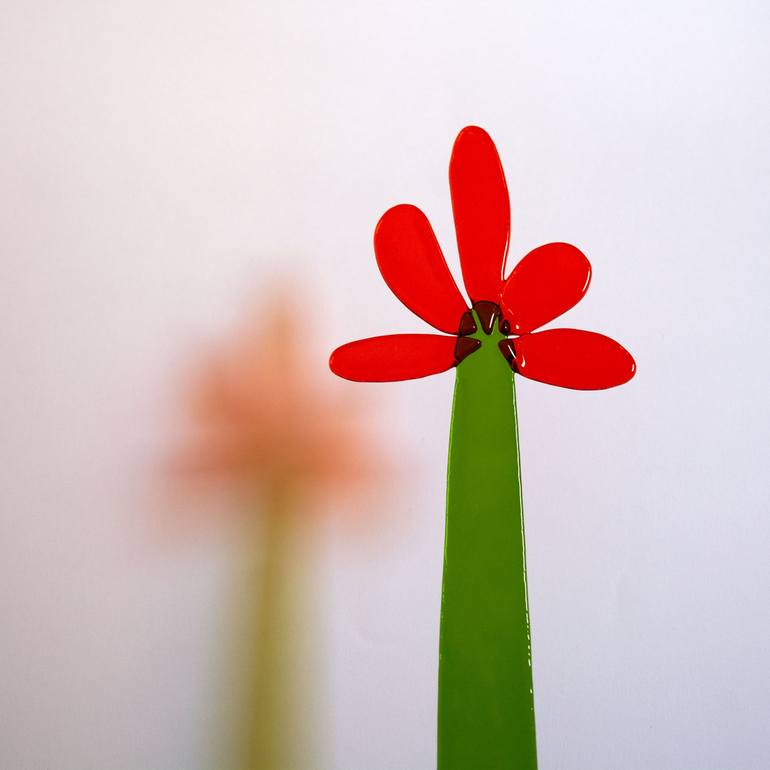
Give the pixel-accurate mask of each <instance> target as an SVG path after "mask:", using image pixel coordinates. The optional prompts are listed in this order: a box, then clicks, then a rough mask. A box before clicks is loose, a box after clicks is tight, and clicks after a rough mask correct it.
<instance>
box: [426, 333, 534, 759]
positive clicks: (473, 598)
mask: <svg viewBox="0 0 770 770" xmlns="http://www.w3.org/2000/svg"><path fill="white" fill-rule="evenodd" d="M475 336H477V338H478V339H480V340H481V341H482V346H481V348H480V349H479V350H477V351H476V352H474V353H472V354H471V355H470V356H469V357H468V358H466V359H465V360H464V361H462V363H460V364H459V366H458V367H457V380H456V385H455V395H454V406H453V414H452V427H451V434H450V444H449V473H448V481H447V511H446V536H445V537H446V540H445V546H444V580H443V592H442V601H441V637H440V644H439V703H438V768H439V770H536V768H537V752H536V746H535V712H534V699H533V692H532V664H531V647H530V634H529V610H528V606H527V574H526V560H525V546H524V521H523V517H522V503H521V481H520V472H519V447H518V426H517V421H516V403H515V392H514V384H513V375H512V372H511V369H510V367H509V366H508V364H507V362H506V361H505V359H504V358H503V356H502V355H501V354H500V351H499V349H498V347H497V342H498V341H499V340H500V339H502V338H501V337H500V336H499V335H498V334H497V332H496V331H494V332H493V334H492V335H491V336H485V335H483V334H481V333H479V334H478V335H475Z"/></svg>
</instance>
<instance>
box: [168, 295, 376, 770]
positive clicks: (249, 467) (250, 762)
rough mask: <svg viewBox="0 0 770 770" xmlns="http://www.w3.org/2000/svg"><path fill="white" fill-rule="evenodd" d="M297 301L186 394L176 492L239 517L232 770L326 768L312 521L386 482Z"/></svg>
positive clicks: (219, 353)
mask: <svg viewBox="0 0 770 770" xmlns="http://www.w3.org/2000/svg"><path fill="white" fill-rule="evenodd" d="M293 296H296V292H295V291H289V290H288V287H285V288H283V289H279V290H274V291H272V292H271V299H270V300H268V301H267V302H265V301H261V302H254V305H253V306H254V307H256V308H259V312H258V313H254V314H252V315H251V316H250V317H248V318H247V322H246V323H245V324H244V325H243V327H242V328H241V330H240V331H239V332H238V333H237V334H236V335H234V336H233V338H232V339H231V340H230V341H229V342H228V343H227V344H225V345H224V346H222V347H221V348H220V349H219V350H215V351H213V352H212V353H210V354H209V355H208V356H207V357H206V358H205V362H204V364H203V365H202V366H201V367H199V368H198V370H197V373H196V375H195V377H194V378H193V380H192V383H191V384H190V386H189V392H188V393H187V394H186V397H187V418H188V425H187V429H188V430H187V434H186V439H185V440H184V441H183V443H182V445H181V446H180V448H179V449H178V451H176V452H175V453H174V454H173V456H172V458H171V462H170V471H171V477H172V482H173V485H174V487H175V489H176V491H178V492H183V493H184V492H190V491H194V492H199V491H200V490H201V486H211V487H213V488H214V489H216V491H217V492H219V493H225V494H226V495H227V496H228V497H229V498H230V497H231V498H232V501H233V502H235V503H236V505H235V506H232V507H233V508H235V509H236V510H237V511H238V512H239V514H240V515H241V519H240V521H239V529H238V532H239V541H240V544H241V546H242V547H243V549H244V553H243V554H241V556H242V557H245V558H242V559H241V561H240V564H239V567H240V569H239V581H240V585H239V587H238V589H237V591H236V604H235V608H234V613H235V617H236V618H237V624H238V630H237V632H236V637H237V639H236V647H235V651H234V653H233V663H234V665H231V666H230V672H229V675H228V677H227V678H228V679H231V680H232V681H231V682H230V685H229V687H228V689H232V690H234V695H233V694H229V695H228V697H227V700H234V701H235V705H234V706H233V707H232V709H231V710H226V711H225V712H224V718H223V720H222V722H223V723H224V724H223V728H224V730H225V736H224V743H225V746H224V748H223V750H222V753H223V754H225V755H226V756H225V757H223V761H225V762H226V765H225V766H227V767H228V768H232V770H237V769H239V768H240V769H242V770H246V769H247V768H249V769H253V770H291V769H295V768H297V767H303V768H307V769H308V770H309V769H310V768H312V767H317V766H318V765H319V764H320V763H321V758H320V756H319V755H318V752H317V751H315V749H314V748H313V744H314V741H313V739H312V738H311V733H312V732H313V729H312V724H311V722H312V716H313V715H312V714H306V713H305V712H306V711H307V709H308V705H307V704H311V703H312V702H313V700H314V697H313V692H312V691H313V689H314V688H313V685H312V680H313V678H314V677H313V670H312V668H313V667H312V666H309V665H308V660H307V659H308V655H307V653H308V651H309V650H310V648H311V647H314V646H316V644H315V642H314V641H313V636H314V635H313V634H312V629H310V628H308V626H312V623H311V622H309V610H310V609H312V606H313V602H312V600H310V599H309V596H308V594H309V593H312V585H311V583H312V582H314V581H311V580H308V579H307V565H308V560H309V559H312V552H313V550H314V549H313V545H314V541H315V539H316V534H317V530H314V529H312V528H311V527H310V520H311V519H313V518H315V517H308V516H307V515H306V514H307V511H308V509H317V508H319V507H321V506H322V505H324V504H327V505H328V504H329V502H330V501H340V500H342V499H343V497H344V496H345V495H347V494H350V493H353V494H362V493H363V492H364V490H365V489H367V488H369V487H370V484H371V482H373V481H375V480H377V479H378V478H381V477H382V476H383V474H382V473H381V471H380V470H379V469H380V468H381V466H382V463H381V461H380V460H379V458H378V457H377V456H376V453H375V451H374V440H373V438H372V435H371V433H370V432H369V431H368V430H367V429H366V428H365V427H363V426H365V420H364V419H363V418H364V417H365V410H363V409H362V408H361V406H362V404H361V402H359V401H354V400H353V399H352V397H351V396H350V395H349V392H346V389H344V388H338V387H335V383H334V382H333V380H331V378H328V377H327V374H326V366H325V360H323V359H324V358H325V356H323V357H320V356H319V360H318V366H317V367H314V366H313V363H312V361H313V356H312V350H313V347H312V344H313V343H312V340H310V339H309V335H308V334H307V333H305V332H304V330H303V329H302V328H301V327H300V323H299V319H301V317H302V313H301V308H300V307H298V306H296V303H295V302H292V301H291V300H290V299H289V298H290V297H293ZM320 350H321V348H320V347H319V351H320ZM324 382H325V383H326V386H325V387H324V386H322V385H321V383H324ZM255 514H256V515H255Z"/></svg>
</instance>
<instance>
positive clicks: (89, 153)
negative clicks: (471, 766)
mask: <svg viewBox="0 0 770 770" xmlns="http://www.w3.org/2000/svg"><path fill="white" fill-rule="evenodd" d="M769 35H770V6H768V4H767V3H765V2H763V1H762V0H756V1H755V2H752V1H750V0H730V1H729V2H728V0H722V1H721V2H681V1H680V2H658V1H657V0H655V1H653V2H644V3H643V2H601V1H599V0H594V1H593V2H554V1H553V0H551V1H548V2H541V3H534V2H530V3H525V2H497V3H471V2H466V3H456V2H452V3H446V2H430V3H415V2H405V1H402V0H391V2H377V3H373V2H370V3H353V2H348V3H336V2H326V3H309V2H280V3H279V2H272V3H266V2H254V3H249V2H244V1H243V0H230V1H227V0H226V1H225V2H211V3H205V2H197V1H194V2H174V1H172V0H161V2H156V1H153V2H150V1H149V0H148V1H146V2H139V1H137V2H127V1H126V2H120V1H119V2H111V3H101V2H86V1H85V0H70V2H56V3H53V2H50V3H47V2H16V1H15V0H4V2H3V3H2V5H1V6H0V249H1V250H2V265H1V267H2V277H1V278H0V297H1V299H0V320H1V322H0V339H1V340H2V356H3V365H2V378H1V380H0V382H1V387H2V429H1V430H0V451H1V454H0V463H1V464H0V467H1V468H2V486H1V487H0V495H1V497H0V500H1V502H2V518H1V519H0V625H1V629H0V767H2V768H3V770H33V768H34V769H36V770H37V769H40V770H42V769H43V768H45V769H46V770H47V769H48V768H51V770H53V769H54V768H55V769H56V770H97V769H98V770H177V769H178V770H186V769H187V768H203V767H205V766H206V764H207V762H209V759H208V757H209V754H210V746H209V743H210V736H211V729H212V723H213V714H214V712H215V708H214V706H213V705H212V703H213V697H214V696H213V693H214V691H215V689H216V688H215V679H216V672H217V656H218V651H219V647H218V638H219V633H220V625H221V619H222V615H223V607H224V606H225V604H226V593H227V591H226V585H227V580H226V574H227V566H226V565H227V547H226V546H225V545H223V544H216V543H215V541H212V540H210V539H208V538H207V537H203V536H200V537H196V538H194V539H193V544H192V545H191V544H186V545H183V546H179V547H173V548H168V547H166V546H162V547H160V546H158V545H157V544H156V543H154V541H153V536H152V535H151V536H150V537H148V534H147V532H148V530H152V531H153V532H154V529H153V526H152V524H151V523H150V522H152V521H153V516H154V515H155V513H156V509H157V507H158V506H157V501H156V500H155V499H154V492H153V491H152V488H153V481H152V478H153V474H154V473H155V472H156V469H157V466H158V462H159V459H160V458H161V457H162V454H163V447H164V446H165V445H166V442H167V437H168V432H169V430H171V425H172V423H173V419H172V412H173V408H172V407H173V400H174V381H175V376H176V374H177V371H178V366H179V364H180V361H183V360H184V359H185V354H186V352H188V351H189V350H190V349H192V348H195V345H196V341H199V340H201V339H207V338H209V337H216V335H217V334H223V333H225V332H226V330H227V329H228V328H230V326H231V324H234V323H235V321H236V319H237V317H238V315H239V313H241V312H242V310H243V305H244V303H245V302H247V301H248V298H249V297H250V296H253V292H257V293H258V292H259V291H260V290H261V289H263V288H264V287H266V286H268V285H269V280H270V279H271V277H272V276H273V275H275V274H278V273H284V274H286V273H290V274H291V275H293V276H294V277H295V279H296V280H297V281H298V282H299V284H300V285H301V286H302V288H303V290H304V291H305V296H306V297H308V298H309V301H308V307H307V309H306V311H305V312H304V313H303V321H304V323H305V324H306V325H307V328H308V334H309V337H312V338H313V340H314V342H313V343H312V344H311V343H308V356H309V359H308V360H309V367H310V362H311V360H312V362H313V363H314V364H315V368H313V369H312V371H313V372H314V374H313V376H317V377H318V378H319V382H320V381H321V380H323V379H324V378H326V376H327V375H326V374H325V372H324V370H323V366H322V362H323V359H324V357H325V355H326V352H327V351H328V349H329V348H330V347H331V346H332V345H334V344H339V343H340V342H343V341H346V340H347V339H351V338H355V337H359V336H365V335H368V334H377V333H387V332H391V331H422V330H424V328H423V326H422V325H421V323H420V322H419V321H418V320H417V319H416V318H414V317H412V316H411V315H410V314H409V313H408V311H406V310H405V309H404V308H403V307H402V306H401V305H400V304H399V303H398V302H397V300H395V298H393V297H392V296H391V295H390V293H389V291H388V290H387V288H386V287H385V285H384V283H383V282H382V280H381V279H380V277H379V275H378V273H377V270H376V266H375V262H374V258H373V254H372V249H371V235H372V229H373V226H374V224H375V222H376V220H377V218H378V217H379V215H380V214H381V213H382V212H383V211H384V210H385V208H386V207H388V206H389V205H392V204H393V203H396V202H400V201H404V200H406V201H411V202H414V203H416V204H418V205H420V206H421V207H423V208H424V210H425V211H426V213H427V214H428V215H429V217H430V218H431V221H432V222H433V224H434V226H435V228H436V231H437V233H438V236H439V238H440V240H441V242H442V243H443V245H444V247H445V250H446V253H447V255H448V258H449V261H450V264H451V266H452V267H454V268H456V267H457V259H456V253H455V248H454V242H453V230H452V222H451V211H450V203H449V195H448V189H447V183H446V171H447V163H448V159H449V152H450V149H451V144H452V141H453V139H454V136H455V134H456V132H457V131H458V130H459V129H460V128H461V127H462V126H463V125H466V124H468V123H476V124H479V125H482V126H484V127H485V128H487V129H488V130H489V131H490V133H491V134H492V135H493V137H494V139H495V140H496V142H497V144H498V147H499V150H500V153H501V155H502V158H503V162H504V164H505V168H506V172H507V177H508V183H509V187H510V192H511V204H512V236H511V252H512V259H515V256H516V255H522V254H523V253H525V252H526V251H527V250H529V249H530V248H532V247H534V246H536V245H539V244H541V243H543V242H547V241H550V240H568V241H570V242H573V243H575V244H576V245H578V246H580V247H581V248H582V249H583V250H584V251H585V252H586V254H587V255H588V256H589V258H590V259H591V261H592V263H593V266H594V281H593V284H592V286H591V289H590V291H589V293H588V295H587V297H586V298H585V300H584V301H583V302H582V303H581V304H580V305H579V306H578V307H577V308H575V310H574V311H572V312H571V313H570V315H569V316H567V317H566V318H565V319H564V321H565V323H568V324H569V325H574V326H578V327H584V328H590V329H596V330H600V331H604V332H606V333H608V334H611V335H612V336H615V337H616V338H617V339H619V340H621V341H622V342H623V343H624V344H625V345H626V346H627V347H628V348H629V349H630V350H631V351H632V352H633V353H634V355H635V356H636V359H637V362H638V367H639V371H638V375H637V377H636V379H635V380H634V381H633V382H632V383H631V384H630V385H629V386H626V387H624V388H620V389H617V390H615V391H610V392H606V393H598V394H590V393H589V394H586V393H574V392H570V391H562V390H559V389H555V388H549V387H547V386H542V385H539V384H536V383H531V382H520V383H519V389H518V392H519V406H520V415H521V434H522V452H523V474H524V485H525V489H524V493H525V512H526V519H527V535H528V548H529V565H530V600H531V607H532V621H533V643H534V666H535V682H536V702H537V724H538V735H539V745H540V755H541V765H542V768H543V770H649V769H650V768H655V770H765V769H766V768H767V767H770V731H768V728H767V715H768V714H769V713H770V663H769V662H768V660H769V659H770V656H769V655H768V639H769V638H770V620H769V619H768V607H769V606H770V577H768V550H769V548H768V546H770V512H769V511H768V497H769V492H770V482H768V459H770V452H769V450H768V433H769V432H770V410H769V408H768V396H767V386H768V378H769V376H770V364H769V363H768V349H769V346H770V334H769V332H768V324H769V323H770V311H769V310H768V293H769V292H770V267H769V265H770V258H769V257H768V247H769V245H770V216H768V215H769V214H770V199H769V195H768V189H769V188H768V175H769V173H770V125H769V123H770V120H769V119H770V100H769V97H768V73H770V54H769V53H768V50H769V48H768V36H769ZM244 287H248V290H247V289H246V288H244ZM250 292H252V293H250ZM319 362H320V363H319ZM322 384H324V385H329V387H331V384H330V383H322ZM451 390H452V377H451V375H449V374H448V375H445V376H441V377H433V378H430V379H426V380H423V381H418V382H414V383H406V384H398V385H388V386H371V387H370V388H369V390H368V391H367V394H366V395H367V397H369V398H371V399H372V402H373V403H375V404H377V409H378V410H380V411H381V414H382V417H383V419H382V426H381V430H380V432H381V434H382V436H383V440H384V441H386V442H388V449H389V451H390V452H391V453H392V454H400V455H401V456H402V457H403V458H404V459H405V464H407V465H409V466H410V473H409V474H408V478H405V480H404V481H402V482H399V483H398V484H394V489H396V490H397V491H394V492H391V493H390V497H389V498H388V499H387V500H385V499H384V498H383V500H380V501H376V500H373V501H372V502H371V504H369V503H367V504H362V505H361V512H360V516H361V517H366V516H370V517H371V520H372V522H373V523H372V533H370V536H364V537H361V536H360V534H359V535H356V536H351V533H350V532H349V531H348V530H347V528H346V527H344V526H341V525H336V524H330V525H329V527H328V528H327V531H326V535H325V539H324V544H323V548H322V553H321V554H320V556H319V565H320V566H319V567H318V569H319V575H320V578H319V592H318V606H319V610H320V612H319V615H320V617H321V618H322V622H321V624H320V626H319V627H318V629H317V631H318V633H320V634H321V638H322V640H323V642H322V644H321V647H320V649H322V650H323V652H322V654H321V657H322V658H323V660H324V661H325V666H324V671H325V674H324V677H325V680H324V681H325V688H324V689H323V690H322V691H319V693H318V694H317V695H316V696H314V697H316V698H317V699H318V704H317V712H318V715H319V720H320V724H321V725H322V726H323V732H324V733H325V735H326V749H325V752H326V753H325V754H324V756H322V757H319V763H318V764H319V766H325V767H330V768H335V770H427V769H428V768H430V767H431V766H432V765H433V763H434V761H435V760H434V755H435V745H434V743H435V742H434V729H435V728H434V715H435V699H436V665H437V662H436V655H437V636H438V606H439V591H440V570H441V545H442V531H443V530H442V516H443V483H444V474H445V467H446V466H445V463H446V441H447V429H448V418H449V409H450V399H451ZM298 770H302V769H301V768H300V769H298ZM308 770H312V768H308Z"/></svg>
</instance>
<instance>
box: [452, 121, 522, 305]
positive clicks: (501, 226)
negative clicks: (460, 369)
mask: <svg viewBox="0 0 770 770" xmlns="http://www.w3.org/2000/svg"><path fill="white" fill-rule="evenodd" d="M449 187H450V189H451V191H452V210H453V212H454V218H455V231H456V233H457V248H458V250H459V252H460V265H461V266H462V270H463V280H464V281H465V288H466V290H467V291H468V294H469V296H470V298H471V300H472V301H473V302H478V301H480V300H489V301H490V302H498V301H499V297H500V287H501V286H502V284H503V271H504V266H505V256H506V254H507V253H508V237H509V235H510V231H511V209H510V204H509V202H508V188H507V186H506V184H505V175H504V174H503V167H502V165H501V164H500V157H499V156H498V154H497V149H496V148H495V145H494V142H493V141H492V139H491V138H490V136H489V134H488V133H487V132H486V131H484V129H483V128H478V127H477V126H468V127H467V128H464V129H463V130H462V131H460V134H459V135H458V137H457V139H456V140H455V145H454V149H453V150H452V159H451V160H450V161H449Z"/></svg>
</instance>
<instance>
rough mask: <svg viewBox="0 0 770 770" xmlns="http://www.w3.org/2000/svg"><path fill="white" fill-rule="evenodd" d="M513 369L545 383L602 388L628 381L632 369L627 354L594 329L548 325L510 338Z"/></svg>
mask: <svg viewBox="0 0 770 770" xmlns="http://www.w3.org/2000/svg"><path fill="white" fill-rule="evenodd" d="M513 343H514V348H515V361H514V364H515V367H516V371H518V372H519V373H520V374H523V375H524V376H525V377H529V378H530V379H531V380H539V381H540V382H546V383H548V384H549V385H560V386H561V387H563V388H574V389H575V390H603V389H604V388H612V387H614V386H615V385H622V384H623V383H624V382H628V381H629V380H630V379H631V378H632V377H633V376H634V373H635V372H636V363H635V362H634V359H633V358H632V357H631V354H630V353H629V352H628V351H627V350H626V349H625V348H624V347H623V346H622V345H621V344H620V343H618V342H615V340H613V339H610V338H609V337H605V336H604V335H603V334H597V333H596V332H586V331H581V330H579V329H548V330H547V331H544V332H536V333H535V334H525V335H524V336H523V337H519V338H518V339H516V340H514V341H513Z"/></svg>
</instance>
